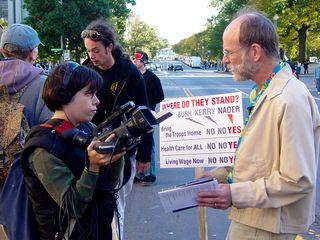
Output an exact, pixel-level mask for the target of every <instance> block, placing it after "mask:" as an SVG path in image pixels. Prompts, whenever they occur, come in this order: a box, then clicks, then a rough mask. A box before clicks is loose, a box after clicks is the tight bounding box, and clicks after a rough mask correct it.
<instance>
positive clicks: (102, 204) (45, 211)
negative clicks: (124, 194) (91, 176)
mask: <svg viewBox="0 0 320 240" xmlns="http://www.w3.org/2000/svg"><path fill="white" fill-rule="evenodd" d="M54 121H55V123H56V120H54ZM48 123H52V120H50V121H49V122H48ZM88 126H89V125H86V124H84V125H82V130H84V131H86V132H89V131H91V129H90V128H89V127H88ZM36 147H41V148H44V149H46V150H47V151H48V152H49V153H51V154H53V155H54V156H56V157H58V158H59V159H61V160H63V161H64V163H65V164H66V165H67V166H68V168H69V169H70V170H71V171H72V173H73V174H74V176H75V182H74V184H76V180H78V179H79V178H80V177H81V174H82V172H83V169H84V168H85V166H86V156H87V152H86V147H85V146H83V147H79V146H76V145H74V144H73V143H71V142H68V141H66V140H65V139H63V138H62V137H61V135H59V134H56V133H55V131H53V130H52V128H48V127H43V126H35V127H33V128H32V129H31V131H30V132H29V134H28V136H27V139H26V145H25V149H24V150H23V152H22V155H21V166H22V169H23V173H24V180H25V183H26V188H27V191H28V196H29V199H30V201H31V205H32V209H33V212H34V214H35V219H36V223H37V230H38V234H39V239H41V240H46V239H48V240H49V239H50V240H51V239H55V238H54V237H55V235H56V234H57V233H59V234H62V235H63V233H64V232H65V230H66V228H67V225H68V221H69V220H68V218H69V217H70V216H74V215H75V214H73V213H72V209H73V207H72V206H73V204H74V203H73V201H72V199H73V198H74V194H76V191H68V193H67V194H66V195H67V196H65V197H64V202H65V209H62V208H60V206H59V205H58V204H57V203H56V202H55V201H54V200H53V199H52V197H51V196H50V195H49V193H48V192H47V191H46V189H45V188H44V186H43V185H42V184H41V182H40V181H39V179H38V178H37V177H36V175H35V174H34V173H33V171H32V170H31V169H30V168H29V167H28V166H29V165H28V156H29V154H30V153H31V152H32V149H34V148H36ZM102 175H103V174H101V176H102ZM102 179H103V178H101V177H100V175H99V179H98V183H97V188H98V185H99V182H100V185H101V182H102ZM97 188H96V190H95V193H94V195H93V198H92V201H91V202H90V203H89V204H88V206H87V208H86V210H85V212H84V214H83V216H82V217H81V218H80V219H79V220H78V221H77V224H76V226H75V227H74V230H73V232H72V235H71V237H70V238H69V239H79V236H80V235H81V234H82V233H83V232H85V234H86V236H87V238H86V237H84V236H83V235H82V237H80V239H94V240H98V239H102V237H105V236H110V235H111V232H112V231H111V222H112V218H113V213H114V209H115V199H114V194H113V193H111V192H109V191H106V190H99V189H97ZM61 213H62V215H61V216H63V214H66V215H65V216H64V218H63V219H62V218H60V219H59V214H61ZM99 213H100V214H99ZM67 215H69V216H67ZM79 226H81V228H79ZM80 229H81V231H80ZM82 231H83V232H82ZM57 239H60V238H57ZM104 239H111V238H110V237H107V238H104Z"/></svg>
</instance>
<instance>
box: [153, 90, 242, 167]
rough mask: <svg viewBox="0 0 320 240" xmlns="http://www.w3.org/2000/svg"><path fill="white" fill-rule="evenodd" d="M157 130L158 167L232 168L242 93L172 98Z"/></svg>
mask: <svg viewBox="0 0 320 240" xmlns="http://www.w3.org/2000/svg"><path fill="white" fill-rule="evenodd" d="M166 108H170V109H172V112H173V116H172V117H171V118H169V119H167V120H166V121H164V122H163V123H161V124H160V127H159V135H160V167H161V168H182V167H216V166H231V165H232V163H233V159H234V152H235V149H236V146H237V141H238V138H239V136H240V134H241V130H242V127H243V110H242V98H241V93H240V92H236V93H228V94H220V95H211V96H202V97H191V98H180V99H173V100H169V101H166V102H162V103H161V105H160V110H164V109H166Z"/></svg>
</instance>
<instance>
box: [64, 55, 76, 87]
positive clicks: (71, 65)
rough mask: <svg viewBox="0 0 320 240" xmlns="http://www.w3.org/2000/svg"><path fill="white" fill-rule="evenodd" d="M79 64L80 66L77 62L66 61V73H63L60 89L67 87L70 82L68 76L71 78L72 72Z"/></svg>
mask: <svg viewBox="0 0 320 240" xmlns="http://www.w3.org/2000/svg"><path fill="white" fill-rule="evenodd" d="M79 66H80V64H79V63H76V62H72V61H68V62H67V63H66V73H65V74H64V77H63V81H62V89H66V88H67V86H68V84H69V82H70V78H71V75H72V73H73V72H74V70H75V69H76V68H77V67H79Z"/></svg>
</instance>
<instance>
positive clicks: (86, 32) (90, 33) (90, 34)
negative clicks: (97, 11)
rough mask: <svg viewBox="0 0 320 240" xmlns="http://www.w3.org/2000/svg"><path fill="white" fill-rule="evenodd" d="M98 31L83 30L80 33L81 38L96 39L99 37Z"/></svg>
mask: <svg viewBox="0 0 320 240" xmlns="http://www.w3.org/2000/svg"><path fill="white" fill-rule="evenodd" d="M100 36H101V35H100V33H98V32H97V31H96V30H83V31H82V33H81V37H82V38H83V39H85V38H90V39H91V40H94V41H96V40H98V38H99V37H100Z"/></svg>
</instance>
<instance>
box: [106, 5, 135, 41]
mask: <svg viewBox="0 0 320 240" xmlns="http://www.w3.org/2000/svg"><path fill="white" fill-rule="evenodd" d="M127 4H131V5H135V4H136V2H135V0H110V1H109V8H110V15H111V17H112V19H113V21H114V25H115V30H116V32H117V33H118V34H119V36H122V35H123V33H124V32H125V30H126V20H127V18H128V16H129V14H130V9H129V8H127Z"/></svg>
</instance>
